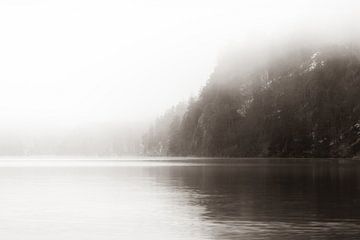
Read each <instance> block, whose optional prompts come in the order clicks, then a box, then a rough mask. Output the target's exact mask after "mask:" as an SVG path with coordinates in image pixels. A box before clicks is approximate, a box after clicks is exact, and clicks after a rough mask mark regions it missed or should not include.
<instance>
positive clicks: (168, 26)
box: [0, 0, 359, 155]
mask: <svg viewBox="0 0 360 240" xmlns="http://www.w3.org/2000/svg"><path fill="white" fill-rule="evenodd" d="M0 6H1V8H0V20H1V21H0V22H1V23H0V31H1V38H0V51H1V56H0V64H1V66H2V67H1V68H2V71H1V73H0V79H1V87H0V113H1V116H0V117H1V119H0V123H1V124H0V132H1V138H0V153H1V154H2V155H36V154H46V155H48V154H54V155H56V154H69V155H72V154H75V155H97V154H98V155H104V154H105V155H123V154H130V153H131V154H134V153H138V148H139V146H137V147H134V146H132V147H131V146H127V145H136V144H137V145H139V142H141V136H142V133H143V132H144V130H145V129H147V128H148V127H149V126H150V125H151V124H152V123H153V121H154V120H155V119H156V118H157V117H159V116H161V115H162V114H163V113H164V112H165V111H166V110H167V109H169V108H171V106H174V105H176V104H177V103H179V102H182V101H185V102H187V101H188V99H189V97H190V96H193V97H197V96H198V93H199V91H200V90H201V88H202V87H203V86H204V85H205V84H206V82H207V81H208V79H209V77H210V76H211V74H212V72H213V71H214V68H215V66H217V64H218V63H219V62H220V61H221V56H222V55H223V54H224V52H225V53H226V52H229V51H230V52H231V51H233V50H234V49H246V53H245V52H244V51H242V54H240V56H239V57H240V58H243V59H246V60H243V61H244V67H245V68H246V67H249V66H248V65H249V64H250V65H251V61H248V60H249V57H251V59H253V61H255V62H258V61H262V60H261V59H264V58H267V57H269V54H270V56H271V51H269V49H270V50H271V49H273V47H274V46H276V48H277V49H279V48H283V51H284V52H286V51H287V50H288V49H292V48H293V47H295V46H308V45H314V44H318V45H322V44H348V43H349V42H350V43H354V42H357V40H358V36H359V30H358V29H359V28H358V26H357V25H358V22H359V21H358V20H359V17H358V16H359V5H358V3H357V2H356V1H341V2H340V1H315V2H314V1H292V2H291V3H290V2H288V1H271V2H269V1H243V2H238V1H196V2H193V1H181V2H176V1H157V2H156V3H155V2H152V3H150V2H147V1H135V2H134V1H120V2H119V1H105V2H102V1H101V2H100V1H81V0H77V1H71V2H69V1H62V2H61V3H60V2H54V1H48V2H44V1H37V0H33V1H26V2H24V1H16V2H10V1H3V2H1V3H0ZM95 16H97V17H95ZM236 51H237V50H236ZM236 51H235V52H236ZM221 64H223V63H221ZM125 139H127V140H125ZM127 141H128V143H125V142H127ZM69 145H71V146H69ZM135 148H136V149H135ZM140 148H141V146H140ZM128 149H131V150H128Z"/></svg>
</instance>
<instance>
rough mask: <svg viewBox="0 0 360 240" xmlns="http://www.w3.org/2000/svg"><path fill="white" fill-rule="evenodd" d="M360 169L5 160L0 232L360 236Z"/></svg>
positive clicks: (323, 164)
mask: <svg viewBox="0 0 360 240" xmlns="http://www.w3.org/2000/svg"><path fill="white" fill-rule="evenodd" d="M359 170H360V165H358V163H357V162H356V161H351V160H331V159H313V160H301V159H300V160H299V159H181V158H176V159H164V158H162V159H140V160H136V159H128V160H121V161H115V160H112V161H106V160H101V161H98V160H92V161H84V160H76V161H70V160H69V161H54V160H52V161H47V160H41V161H29V160H24V161H13V160H8V161H2V162H0V236H1V239H7V240H12V239H16V240H27V239H31V240H42V239H55V240H56V239H76V240H81V239H84V240H85V239H86V240H92V239H94V240H95V239H96V240H98V239H101V240H108V239H109V240H110V239H197V240H201V239H244V240H251V239H274V240H275V239H276V240H282V239H292V240H294V239H301V240H303V239H330V240H331V239H359V238H360V171H359Z"/></svg>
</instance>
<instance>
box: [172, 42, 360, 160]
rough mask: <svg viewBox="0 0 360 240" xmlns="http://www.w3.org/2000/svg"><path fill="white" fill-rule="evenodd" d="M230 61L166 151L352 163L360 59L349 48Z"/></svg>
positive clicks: (357, 144)
mask: <svg viewBox="0 0 360 240" xmlns="http://www.w3.org/2000/svg"><path fill="white" fill-rule="evenodd" d="M260 55H261V54H254V55H251V52H247V53H243V52H242V53H238V52H230V53H229V54H228V55H225V56H223V58H222V59H221V60H220V62H219V64H218V66H217V68H216V69H215V70H214V73H213V74H212V75H211V77H210V79H209V81H208V83H207V85H206V86H205V87H204V88H203V90H202V92H201V94H200V96H199V98H198V99H197V100H194V101H192V102H191V103H190V104H189V106H188V109H187V111H186V112H185V113H184V115H183V117H182V119H181V122H180V123H179V124H177V125H176V126H177V128H176V129H175V128H173V129H172V131H174V132H176V134H173V135H172V136H173V138H172V139H171V140H169V141H170V143H171V144H170V147H169V148H168V151H167V153H168V154H170V155H198V156H242V157H255V156H281V157H352V156H355V155H357V154H359V152H360V58H359V56H360V54H359V52H358V50H357V48H354V47H346V46H331V47H318V48H311V49H310V48H308V49H304V48H302V49H295V50H292V51H286V52H282V51H277V50H274V51H273V52H272V54H269V55H268V56H267V57H262V58H259V56H260Z"/></svg>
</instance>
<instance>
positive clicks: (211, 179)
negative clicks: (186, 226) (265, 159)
mask: <svg viewBox="0 0 360 240" xmlns="http://www.w3.org/2000/svg"><path fill="white" fill-rule="evenodd" d="M148 171H149V173H150V174H151V175H152V176H153V177H154V178H155V179H156V180H157V181H158V182H162V183H164V182H166V183H169V184H170V185H171V187H173V188H174V189H187V190H188V191H192V193H193V196H194V197H193V200H194V201H193V204H198V205H201V206H204V207H205V208H206V211H205V212H204V213H203V216H202V217H203V221H208V224H212V225H213V230H214V231H213V234H215V236H216V238H217V239H239V238H241V237H243V238H241V239H294V238H295V239H297V238H298V239H310V238H311V239H339V237H340V236H341V238H342V239H343V237H347V239H358V237H360V225H359V223H360V208H359V207H360V192H359V187H360V184H359V181H360V176H359V168H358V166H357V165H354V164H343V165H337V164H331V163H321V164H316V163H315V164H287V165H272V164H254V165H243V164H239V165H236V164H234V165H231V166H228V165H219V166H197V167H193V166H192V167H186V166H182V167H180V166H178V167H167V168H165V169H164V168H150V169H148Z"/></svg>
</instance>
